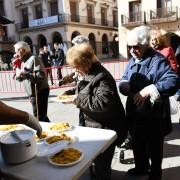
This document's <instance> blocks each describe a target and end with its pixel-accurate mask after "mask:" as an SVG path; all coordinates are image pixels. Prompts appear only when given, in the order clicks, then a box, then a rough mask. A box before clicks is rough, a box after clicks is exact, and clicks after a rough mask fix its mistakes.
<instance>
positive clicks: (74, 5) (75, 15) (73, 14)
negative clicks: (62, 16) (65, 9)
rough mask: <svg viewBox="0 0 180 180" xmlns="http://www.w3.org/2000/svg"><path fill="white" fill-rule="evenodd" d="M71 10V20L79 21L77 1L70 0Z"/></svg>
mask: <svg viewBox="0 0 180 180" xmlns="http://www.w3.org/2000/svg"><path fill="white" fill-rule="evenodd" d="M70 12H71V21H74V22H79V16H78V9H77V3H76V2H75V1H70Z"/></svg>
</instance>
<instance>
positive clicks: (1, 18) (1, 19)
mask: <svg viewBox="0 0 180 180" xmlns="http://www.w3.org/2000/svg"><path fill="white" fill-rule="evenodd" d="M12 23H14V21H12V20H10V19H8V18H7V17H5V16H1V15H0V25H3V24H12Z"/></svg>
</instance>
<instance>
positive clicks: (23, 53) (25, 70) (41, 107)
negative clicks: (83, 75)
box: [14, 41, 50, 122]
mask: <svg viewBox="0 0 180 180" xmlns="http://www.w3.org/2000/svg"><path fill="white" fill-rule="evenodd" d="M14 48H15V53H16V54H17V55H18V56H19V58H20V60H21V61H22V65H21V70H20V71H18V72H17V73H16V76H17V77H16V79H17V80H18V81H22V82H23V85H24V88H25V91H26V93H27V95H28V97H29V99H30V102H31V104H32V108H33V115H34V116H35V117H38V119H39V121H44V122H50V120H49V118H48V116H47V108H48V97H49V85H48V80H47V76H46V73H45V70H44V65H43V63H42V61H41V60H40V59H39V57H37V56H34V55H33V54H32V53H31V49H30V46H29V45H28V44H27V43H26V42H24V41H19V42H17V43H16V44H15V45H14Z"/></svg>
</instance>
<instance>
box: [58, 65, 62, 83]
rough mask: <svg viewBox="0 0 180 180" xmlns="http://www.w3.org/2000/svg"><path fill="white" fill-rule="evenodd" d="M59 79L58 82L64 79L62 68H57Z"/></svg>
mask: <svg viewBox="0 0 180 180" xmlns="http://www.w3.org/2000/svg"><path fill="white" fill-rule="evenodd" d="M57 78H58V80H60V79H62V72H61V67H60V66H58V67H57Z"/></svg>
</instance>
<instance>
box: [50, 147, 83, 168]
mask: <svg viewBox="0 0 180 180" xmlns="http://www.w3.org/2000/svg"><path fill="white" fill-rule="evenodd" d="M64 149H68V148H64ZM74 149H77V148H74ZM62 150H63V149H62ZM62 150H61V151H62ZM77 150H78V151H80V152H81V156H80V157H79V159H78V160H76V161H73V162H71V163H67V164H59V163H55V162H53V161H52V160H51V157H52V156H54V155H52V156H49V157H48V162H49V163H50V164H53V165H55V166H72V165H75V164H77V163H79V162H80V161H81V160H82V159H83V157H84V153H83V152H82V151H81V150H79V149H77ZM59 152H60V151H59ZM55 154H56V153H55Z"/></svg>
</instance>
